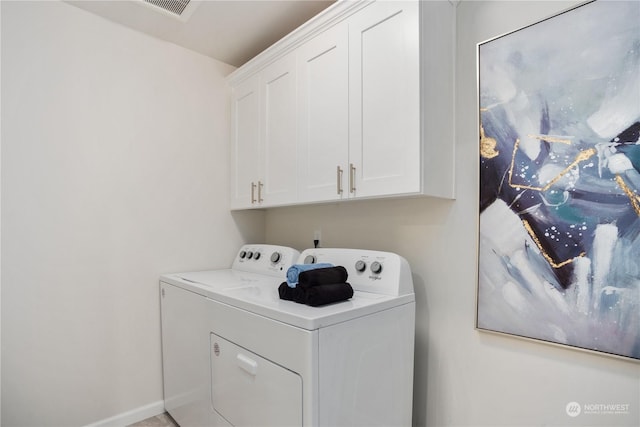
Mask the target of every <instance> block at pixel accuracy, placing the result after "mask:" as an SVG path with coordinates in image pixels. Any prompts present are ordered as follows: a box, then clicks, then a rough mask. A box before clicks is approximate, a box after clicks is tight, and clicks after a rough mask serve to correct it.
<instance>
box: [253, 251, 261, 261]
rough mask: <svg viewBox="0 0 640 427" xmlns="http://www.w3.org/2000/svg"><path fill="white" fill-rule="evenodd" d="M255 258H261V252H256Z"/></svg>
mask: <svg viewBox="0 0 640 427" xmlns="http://www.w3.org/2000/svg"><path fill="white" fill-rule="evenodd" d="M253 259H255V260H256V261H257V260H259V259H260V252H256V253H255V254H254V255H253Z"/></svg>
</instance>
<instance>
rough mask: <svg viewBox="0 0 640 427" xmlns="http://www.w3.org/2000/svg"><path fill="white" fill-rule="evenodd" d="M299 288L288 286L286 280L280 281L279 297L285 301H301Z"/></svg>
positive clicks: (301, 296) (301, 292)
mask: <svg viewBox="0 0 640 427" xmlns="http://www.w3.org/2000/svg"><path fill="white" fill-rule="evenodd" d="M302 294H303V291H302V289H301V288H298V287H296V288H290V287H289V285H288V284H287V282H282V283H281V284H280V286H279V287H278V295H280V299H283V300H287V301H295V302H303V300H304V296H303V295H302Z"/></svg>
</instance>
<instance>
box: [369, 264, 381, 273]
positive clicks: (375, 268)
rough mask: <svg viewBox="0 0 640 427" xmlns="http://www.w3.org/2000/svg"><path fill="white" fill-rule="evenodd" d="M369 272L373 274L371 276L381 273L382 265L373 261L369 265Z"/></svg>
mask: <svg viewBox="0 0 640 427" xmlns="http://www.w3.org/2000/svg"><path fill="white" fill-rule="evenodd" d="M371 271H372V272H373V274H380V273H381V272H382V264H380V263H379V262H378V261H374V262H373V263H371Z"/></svg>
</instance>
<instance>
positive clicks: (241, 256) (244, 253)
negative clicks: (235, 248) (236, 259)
mask: <svg viewBox="0 0 640 427" xmlns="http://www.w3.org/2000/svg"><path fill="white" fill-rule="evenodd" d="M246 256H247V252H246V251H240V259H244V257H246Z"/></svg>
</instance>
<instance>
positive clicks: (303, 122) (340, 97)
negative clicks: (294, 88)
mask: <svg viewBox="0 0 640 427" xmlns="http://www.w3.org/2000/svg"><path fill="white" fill-rule="evenodd" d="M297 53H298V59H297V61H298V78H299V83H298V95H299V101H300V104H299V121H298V122H299V144H300V145H299V147H300V155H299V160H298V164H299V175H298V176H299V180H300V192H299V198H300V201H302V202H305V201H314V202H315V201H324V200H335V199H341V198H346V197H348V188H347V178H348V175H347V174H348V164H347V158H348V146H349V114H348V113H349V111H348V105H349V98H348V93H349V87H348V83H349V81H348V75H349V68H348V67H349V63H348V61H349V56H348V54H349V53H348V32H347V26H346V23H339V24H337V25H335V26H333V27H332V28H330V29H328V30H327V31H325V32H324V33H322V34H320V35H318V36H316V37H315V38H313V39H311V40H310V41H308V42H306V43H305V44H303V45H302V46H301V47H299V48H298V51H297Z"/></svg>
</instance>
